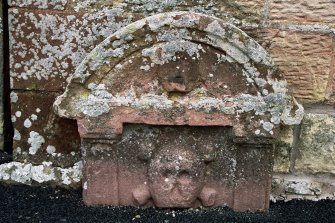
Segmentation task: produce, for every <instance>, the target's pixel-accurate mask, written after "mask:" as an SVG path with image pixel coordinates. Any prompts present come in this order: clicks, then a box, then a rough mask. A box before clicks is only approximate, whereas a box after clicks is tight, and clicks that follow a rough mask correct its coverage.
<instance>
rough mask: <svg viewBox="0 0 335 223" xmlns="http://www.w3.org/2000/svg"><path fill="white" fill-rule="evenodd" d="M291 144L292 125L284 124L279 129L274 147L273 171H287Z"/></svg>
mask: <svg viewBox="0 0 335 223" xmlns="http://www.w3.org/2000/svg"><path fill="white" fill-rule="evenodd" d="M292 145H293V127H292V126H285V127H283V128H282V129H281V130H280V134H279V135H278V138H277V140H276V144H275V149H274V165H273V171H274V172H275V173H288V172H289V169H290V154H291V151H292Z"/></svg>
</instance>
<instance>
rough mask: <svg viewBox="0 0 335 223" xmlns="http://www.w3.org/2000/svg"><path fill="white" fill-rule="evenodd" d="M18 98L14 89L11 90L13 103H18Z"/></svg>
mask: <svg viewBox="0 0 335 223" xmlns="http://www.w3.org/2000/svg"><path fill="white" fill-rule="evenodd" d="M18 99H19V97H18V96H17V94H16V93H15V92H14V91H12V92H10V102H11V103H16V102H17V100H18Z"/></svg>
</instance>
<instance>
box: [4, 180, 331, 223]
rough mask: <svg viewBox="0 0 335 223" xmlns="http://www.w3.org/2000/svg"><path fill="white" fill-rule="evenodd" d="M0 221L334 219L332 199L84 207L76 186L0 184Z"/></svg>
mask: <svg viewBox="0 0 335 223" xmlns="http://www.w3.org/2000/svg"><path fill="white" fill-rule="evenodd" d="M0 222H71V223H72V222H85V223H86V222H154V223H160V222H162V223H168V222H169V223H170V222H183V223H186V222H322V223H327V222H332V223H333V222H335V201H331V200H322V201H318V202H313V201H303V200H293V201H289V202H277V203H271V207H270V210H269V211H267V212H263V213H237V212H234V211H232V210H231V209H229V208H227V207H220V208H213V209H187V210H163V209H156V208H147V209H140V208H134V207H110V206H100V207H87V206H85V204H84V203H83V202H82V199H81V191H80V190H75V191H73V190H66V189H60V188H43V187H29V186H7V185H3V184H0Z"/></svg>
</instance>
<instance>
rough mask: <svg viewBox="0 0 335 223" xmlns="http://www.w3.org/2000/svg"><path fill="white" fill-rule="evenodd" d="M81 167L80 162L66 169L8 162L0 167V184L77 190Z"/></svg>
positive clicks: (45, 163) (48, 165)
mask: <svg viewBox="0 0 335 223" xmlns="http://www.w3.org/2000/svg"><path fill="white" fill-rule="evenodd" d="M82 167H83V164H82V162H81V161H79V162H77V163H75V164H74V165H73V166H71V167H68V168H60V167H55V166H52V162H43V163H42V164H41V165H32V164H31V163H20V162H10V163H5V164H1V165H0V182H5V183H8V184H25V185H53V186H60V187H66V188H79V187H80V186H81V179H82Z"/></svg>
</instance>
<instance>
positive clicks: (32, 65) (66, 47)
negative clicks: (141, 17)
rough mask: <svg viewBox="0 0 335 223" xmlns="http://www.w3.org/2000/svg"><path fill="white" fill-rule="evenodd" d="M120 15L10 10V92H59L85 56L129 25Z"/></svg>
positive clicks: (104, 12) (105, 11)
mask: <svg viewBox="0 0 335 223" xmlns="http://www.w3.org/2000/svg"><path fill="white" fill-rule="evenodd" d="M122 13H123V11H122V10H102V11H100V12H97V13H95V14H74V13H71V12H62V13H61V12H56V11H37V10H27V9H16V8H14V9H11V10H9V32H10V76H11V88H12V89H25V90H47V91H62V90H63V88H64V87H65V86H66V84H67V83H66V81H67V80H68V79H69V77H70V74H72V73H73V72H74V69H75V67H76V66H77V65H78V64H79V63H80V62H81V61H82V60H83V58H84V57H85V56H86V54H87V52H89V51H91V50H92V49H93V48H94V47H95V45H96V44H97V43H99V42H100V41H102V39H104V38H106V37H107V36H109V35H110V34H112V33H113V32H115V31H116V30H117V29H119V28H120V27H122V26H124V25H126V24H128V23H129V19H130V18H129V19H128V18H124V19H120V20H117V17H118V16H120V15H121V14H122ZM18 30H20V31H18Z"/></svg>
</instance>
